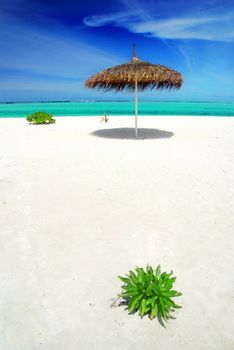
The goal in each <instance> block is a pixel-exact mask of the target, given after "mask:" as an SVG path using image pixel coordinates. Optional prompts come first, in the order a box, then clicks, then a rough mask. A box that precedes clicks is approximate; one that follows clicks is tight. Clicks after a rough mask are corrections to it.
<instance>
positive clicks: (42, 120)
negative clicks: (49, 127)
mask: <svg viewBox="0 0 234 350" xmlns="http://www.w3.org/2000/svg"><path fill="white" fill-rule="evenodd" d="M26 120H27V121H28V122H29V123H30V124H54V123H55V122H56V120H55V119H54V118H53V115H52V114H50V113H46V112H35V113H32V114H30V115H28V116H27V117H26Z"/></svg>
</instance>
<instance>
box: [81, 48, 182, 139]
mask: <svg viewBox="0 0 234 350" xmlns="http://www.w3.org/2000/svg"><path fill="white" fill-rule="evenodd" d="M182 84H183V78H182V75H181V74H180V73H179V72H177V71H175V70H173V69H170V68H167V67H165V66H162V65H160V64H151V63H149V62H143V61H140V60H139V59H138V57H137V55H136V48H135V45H133V59H132V61H130V62H129V63H127V64H121V65H119V66H116V67H113V68H108V69H105V70H103V71H102V72H100V73H97V74H96V75H94V76H92V77H91V78H89V79H88V80H86V82H85V86H87V87H88V88H98V89H103V90H104V91H109V90H115V91H122V90H124V89H127V90H129V91H135V135H136V137H137V115H138V90H140V91H144V90H146V89H151V90H152V89H154V88H155V89H158V90H162V89H172V88H175V89H179V88H180V87H181V85H182Z"/></svg>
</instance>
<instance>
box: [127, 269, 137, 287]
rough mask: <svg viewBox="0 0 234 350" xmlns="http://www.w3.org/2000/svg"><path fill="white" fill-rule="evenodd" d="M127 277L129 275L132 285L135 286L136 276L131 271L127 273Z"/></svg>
mask: <svg viewBox="0 0 234 350" xmlns="http://www.w3.org/2000/svg"><path fill="white" fill-rule="evenodd" d="M129 275H130V278H131V280H132V281H133V283H135V284H136V283H137V282H138V279H137V276H136V275H135V273H134V272H133V271H129Z"/></svg>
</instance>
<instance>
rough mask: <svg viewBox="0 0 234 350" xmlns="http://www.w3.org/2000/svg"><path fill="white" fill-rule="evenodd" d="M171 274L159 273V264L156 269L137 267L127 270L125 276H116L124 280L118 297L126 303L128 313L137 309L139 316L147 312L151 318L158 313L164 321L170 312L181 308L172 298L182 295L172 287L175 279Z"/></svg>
mask: <svg viewBox="0 0 234 350" xmlns="http://www.w3.org/2000/svg"><path fill="white" fill-rule="evenodd" d="M172 274H173V271H171V272H170V273H167V272H163V273H161V267H160V265H158V267H157V268H156V270H154V269H153V268H152V267H151V266H147V267H146V269H145V270H144V269H143V268H139V267H137V268H136V269H135V272H133V271H129V274H128V275H127V277H121V276H118V278H119V279H120V280H121V281H122V282H124V285H123V286H122V293H121V294H120V295H119V298H122V299H123V300H124V301H125V302H126V303H127V307H128V312H129V313H135V312H137V311H139V314H140V316H141V317H143V316H144V315H146V314H147V315H148V316H149V318H150V319H151V320H152V319H154V318H155V317H157V315H159V316H160V317H161V318H162V319H163V320H165V321H166V320H167V319H168V318H170V312H173V311H175V309H178V308H181V306H179V305H177V304H176V303H175V302H174V301H173V300H172V298H174V297H178V296H180V295H182V293H179V292H177V291H176V290H173V289H172V287H173V284H174V282H175V281H176V277H173V276H172Z"/></svg>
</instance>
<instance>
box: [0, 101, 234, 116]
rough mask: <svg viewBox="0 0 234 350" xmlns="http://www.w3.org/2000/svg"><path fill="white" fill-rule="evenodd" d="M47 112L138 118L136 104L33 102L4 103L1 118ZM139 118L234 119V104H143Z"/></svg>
mask: <svg viewBox="0 0 234 350" xmlns="http://www.w3.org/2000/svg"><path fill="white" fill-rule="evenodd" d="M37 111H46V112H49V113H52V114H54V115H55V116H64V115H66V116H94V115H98V116H99V115H100V116H101V115H103V114H104V113H106V114H107V115H113V116H124V115H133V114H134V102H103V101H102V102H32V103H0V118H4V117H5V118H12V117H17V118H21V117H26V116H27V115H28V114H30V113H33V112H37ZM139 115H152V116H153V115H174V116H176V115H187V116H192V115H195V116H228V117H231V116H234V103H232V102H228V103H227V102H226V103H218V102H216V103H214V102H139Z"/></svg>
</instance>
